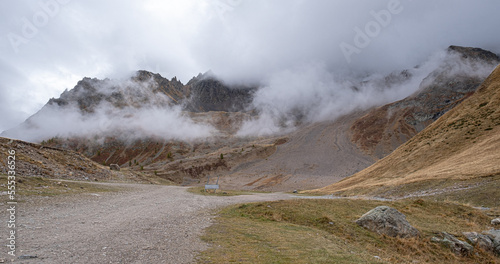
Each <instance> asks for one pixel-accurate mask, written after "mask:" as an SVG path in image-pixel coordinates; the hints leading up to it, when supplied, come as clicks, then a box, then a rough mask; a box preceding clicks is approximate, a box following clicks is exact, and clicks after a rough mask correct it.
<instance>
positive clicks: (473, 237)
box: [462, 232, 494, 251]
mask: <svg viewBox="0 0 500 264" xmlns="http://www.w3.org/2000/svg"><path fill="white" fill-rule="evenodd" d="M462 234H463V235H464V236H465V237H466V238H467V240H468V241H469V242H470V243H471V244H472V245H473V246H475V245H477V246H478V247H480V248H482V249H484V250H486V251H493V250H494V247H493V240H492V239H491V238H490V237H489V236H487V235H483V234H478V233H476V232H463V233H462Z"/></svg>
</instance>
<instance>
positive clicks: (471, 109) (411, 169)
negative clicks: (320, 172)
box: [315, 66, 500, 206]
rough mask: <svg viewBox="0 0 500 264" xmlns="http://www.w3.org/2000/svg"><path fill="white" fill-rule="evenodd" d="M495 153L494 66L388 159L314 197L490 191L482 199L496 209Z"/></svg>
mask: <svg viewBox="0 0 500 264" xmlns="http://www.w3.org/2000/svg"><path fill="white" fill-rule="evenodd" d="M499 149H500V66H499V67H497V68H496V69H495V70H494V71H493V73H492V74H491V75H490V76H489V77H488V78H487V79H486V80H485V81H484V82H483V83H482V84H481V86H480V87H479V88H478V90H477V92H476V93H475V94H474V95H472V96H470V97H469V98H468V99H466V100H464V101H463V102H462V103H461V104H460V105H458V106H457V107H455V108H453V109H452V110H450V111H449V112H447V113H446V114H444V115H443V116H442V117H440V118H439V119H438V120H437V121H436V122H434V123H433V124H431V125H429V126H428V127H427V128H426V129H424V130H423V131H422V132H420V133H419V134H417V135H416V136H415V137H413V138H412V139H411V140H409V141H408V142H407V143H405V144H404V145H402V146H401V147H399V148H398V149H396V150H395V151H394V152H393V153H392V154H390V155H389V156H387V157H386V158H384V159H382V160H380V161H378V162H377V163H375V164H374V165H372V166H370V167H369V168H367V169H365V170H363V171H361V172H359V173H357V174H355V175H353V176H351V177H348V178H346V179H344V180H342V181H340V182H338V183H336V184H333V185H330V186H327V187H324V188H322V189H318V190H316V191H315V192H320V193H337V194H370V195H385V196H407V195H412V194H413V195H415V194H433V193H435V192H439V190H441V191H442V190H446V189H448V190H457V189H458V190H462V191H463V190H469V189H475V190H476V191H477V193H483V192H484V191H485V190H488V189H490V190H491V188H493V190H495V191H493V192H486V193H487V194H483V195H488V196H489V197H490V199H496V201H497V205H496V206H498V205H499V204H498V199H499V197H498V194H499V193H498V186H499V184H500V183H499V182H500V163H499V162H498V161H499V160H500V152H499V151H498V150H499ZM495 186H496V187H495ZM478 195H479V194H478Z"/></svg>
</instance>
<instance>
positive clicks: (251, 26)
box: [0, 0, 500, 130]
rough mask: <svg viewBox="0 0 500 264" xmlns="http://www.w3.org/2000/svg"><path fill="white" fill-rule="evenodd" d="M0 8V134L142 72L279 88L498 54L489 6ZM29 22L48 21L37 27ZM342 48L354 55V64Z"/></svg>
mask: <svg viewBox="0 0 500 264" xmlns="http://www.w3.org/2000/svg"><path fill="white" fill-rule="evenodd" d="M48 3H51V4H52V6H49V7H47V6H46V4H48ZM0 5H1V6H0V7H1V8H0V10H1V11H0V12H1V16H0V19H1V20H2V23H0V34H1V35H2V36H3V37H2V38H1V39H0V47H1V49H2V51H3V52H2V53H1V54H0V68H1V69H2V71H0V79H1V80H2V82H1V83H0V111H1V112H2V113H5V114H3V115H2V116H1V117H0V130H6V129H9V128H12V127H14V126H16V125H17V124H19V123H21V122H23V121H24V120H25V119H26V118H27V117H29V116H31V115H32V114H33V113H35V112H36V111H38V110H39V109H40V108H41V107H42V106H43V105H44V104H45V103H46V102H47V100H48V99H49V98H51V97H59V95H60V94H61V93H62V92H63V91H64V89H71V88H72V87H74V85H75V84H76V83H77V82H78V81H79V80H81V79H82V78H83V77H84V76H89V77H96V78H98V79H105V78H111V79H126V78H128V77H129V76H131V75H132V73H133V72H135V71H137V70H139V69H144V70H146V71H149V72H154V73H159V74H161V75H162V76H164V77H166V78H168V79H171V78H173V77H174V76H177V77H178V80H180V81H182V82H183V83H186V82H187V81H188V80H190V79H191V77H192V76H193V75H194V74H197V73H198V72H204V71H206V70H207V69H211V70H213V72H214V73H216V74H217V76H219V77H220V79H222V80H224V81H226V82H235V83H238V82H244V83H248V82H251V83H262V82H264V83H265V82H270V81H271V80H273V82H274V83H280V82H282V79H290V77H288V76H287V75H296V74H297V73H302V75H304V76H303V78H313V77H314V76H318V77H325V79H326V81H329V82H332V79H338V78H337V77H338V76H324V75H331V74H332V73H334V74H338V75H341V76H343V77H345V76H348V75H349V76H354V77H356V78H357V77H359V76H365V77H366V76H367V75H369V74H371V73H377V74H381V75H383V76H385V75H387V74H390V73H391V72H395V71H400V70H402V69H411V68H412V67H414V66H415V65H418V64H421V63H422V62H424V61H425V60H427V59H428V58H429V57H430V56H431V55H432V54H434V53H436V52H439V51H440V50H444V49H446V47H448V46H449V45H450V44H455V45H461V46H469V47H481V48H484V49H487V50H490V51H492V52H494V53H500V49H499V44H498V43H500V36H499V35H498V34H494V32H496V30H497V25H498V24H499V18H498V15H497V13H496V12H497V11H496V10H498V9H500V2H498V1H495V0H484V1H476V2H473V1H468V0H445V1H438V2H436V1H430V0H429V1H409V0H400V1H387V0H374V1H365V0H356V1H323V0H314V1H301V0H291V1H285V0H278V1H273V2H269V1H263V0H256V1H244V0H243V1H226V0H203V1H198V0H182V1H181V0H172V1H168V2H162V1H157V0H146V1H141V2H135V1H120V2H116V1H110V2H106V3H103V2H102V1H96V0H90V1H85V2H78V1H55V0H54V1H45V2H43V3H41V2H37V1H35V2H33V1H26V0H21V1H16V2H15V3H7V2H5V3H0ZM389 7H391V8H390V10H391V11H392V12H389ZM46 10H49V11H46ZM110 10H113V12H110ZM387 12H389V15H387V14H388V13H387ZM34 15H39V17H47V18H48V19H47V20H42V21H41V22H43V23H42V24H40V23H41V22H40V23H36V21H35V22H34V21H33V17H34ZM37 25H40V26H37ZM367 26H368V31H367ZM360 32H361V33H360ZM367 32H368V34H367ZM356 40H359V42H360V43H358V44H362V45H357V44H356ZM362 40H364V41H362ZM342 44H348V45H351V46H353V47H354V48H355V52H354V53H352V54H350V55H349V56H348V57H349V61H350V62H349V61H348V60H347V59H346V54H345V52H343V50H342V49H341V45H342ZM304 82H307V81H304ZM340 82H342V80H341V81H340ZM287 92H288V93H294V92H292V91H287ZM300 93H303V92H302V91H297V92H296V94H300ZM262 123H264V121H262Z"/></svg>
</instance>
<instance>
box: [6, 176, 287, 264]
mask: <svg viewBox="0 0 500 264" xmlns="http://www.w3.org/2000/svg"><path fill="white" fill-rule="evenodd" d="M121 186H125V187H129V188H130V190H129V191H121V192H115V193H100V194H81V195H75V196H57V197H51V198H46V197H34V198H27V199H26V201H25V202H23V203H19V204H18V211H17V214H18V216H17V223H18V228H17V233H18V238H17V241H16V242H17V252H16V255H17V257H19V256H21V255H30V256H37V258H36V259H29V260H19V259H18V260H17V262H18V263H191V262H193V261H194V257H195V256H196V254H197V252H199V251H201V250H204V249H205V248H206V246H207V245H206V244H205V243H203V242H202V241H201V240H200V238H199V236H200V234H201V233H202V231H203V229H204V228H206V227H207V226H209V225H210V224H211V221H212V219H213V212H214V211H213V209H215V208H219V207H221V206H226V205H230V204H235V203H243V202H254V201H268V200H280V199H289V198H292V197H293V196H292V195H289V194H284V193H270V194H255V195H243V196H232V197H215V196H201V195H195V194H192V193H188V192H186V188H183V187H174V186H155V185H139V184H130V185H121ZM1 217H2V219H6V218H5V217H7V215H6V210H2V213H1ZM2 222H3V221H2ZM2 230H3V228H2ZM2 233H4V231H2ZM2 236H4V235H3V234H2ZM2 251H3V252H0V260H2V259H4V260H5V261H8V260H9V259H10V257H8V256H7V249H6V248H5V247H4V249H3V250H2Z"/></svg>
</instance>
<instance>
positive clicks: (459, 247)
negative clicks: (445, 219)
mask: <svg viewBox="0 0 500 264" xmlns="http://www.w3.org/2000/svg"><path fill="white" fill-rule="evenodd" d="M441 235H442V236H443V238H442V239H441V238H437V237H433V238H431V242H435V243H441V244H443V245H445V246H447V247H449V248H450V249H451V251H453V253H455V254H457V255H460V256H469V255H471V254H472V252H473V251H474V248H473V247H472V246H471V245H470V244H469V243H467V242H465V241H461V240H458V239H457V238H456V237H455V236H453V235H451V234H448V233H446V232H441Z"/></svg>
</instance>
